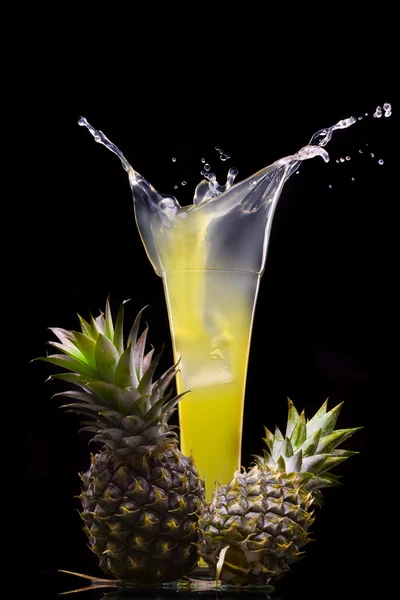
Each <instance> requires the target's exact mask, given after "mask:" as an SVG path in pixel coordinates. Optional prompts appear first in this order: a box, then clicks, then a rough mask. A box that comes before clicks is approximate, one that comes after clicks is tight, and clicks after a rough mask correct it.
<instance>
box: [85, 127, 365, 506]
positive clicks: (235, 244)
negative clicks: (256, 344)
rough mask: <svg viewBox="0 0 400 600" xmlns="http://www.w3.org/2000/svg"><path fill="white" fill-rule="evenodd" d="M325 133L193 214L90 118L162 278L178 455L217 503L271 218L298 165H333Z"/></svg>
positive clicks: (236, 451) (236, 432) (236, 429)
mask: <svg viewBox="0 0 400 600" xmlns="http://www.w3.org/2000/svg"><path fill="white" fill-rule="evenodd" d="M355 122H356V119H355V118H354V117H351V118H350V119H345V120H343V121H339V123H337V124H336V125H334V126H333V127H330V128H327V129H322V130H321V131H319V132H317V133H316V134H315V135H314V136H313V137H312V139H311V141H310V143H309V144H308V145H307V146H305V147H304V148H302V149H301V150H299V152H297V153H296V154H294V155H291V156H287V157H285V158H282V159H280V160H278V161H276V162H275V163H273V164H272V165H269V166H267V167H265V168H264V169H261V170H260V171H258V172H257V173H255V174H254V175H252V176H251V177H249V178H247V179H245V180H244V181H242V182H239V183H237V184H235V185H233V183H234V179H235V176H236V175H237V170H236V169H230V171H229V173H228V178H227V182H226V184H225V185H220V184H218V182H217V180H216V177H215V175H213V174H212V173H210V174H207V175H206V178H205V179H204V180H203V181H201V182H200V183H199V185H198V186H197V188H196V191H195V195H194V202H193V204H192V205H190V206H184V207H182V206H180V204H179V203H178V201H177V200H176V198H175V197H173V196H168V195H162V194H159V193H158V192H157V191H156V190H155V189H154V188H153V187H152V186H151V185H150V184H149V183H148V182H147V181H146V180H145V179H144V177H142V175H140V174H139V173H137V172H136V171H135V170H134V169H133V168H132V166H131V165H130V164H129V163H128V161H127V160H126V158H125V157H124V156H123V154H122V153H121V152H120V150H119V149H118V148H117V147H116V146H115V145H114V144H113V143H112V142H110V141H109V140H108V139H107V138H106V136H105V135H104V134H103V133H102V132H101V131H98V130H96V129H94V128H93V127H92V126H91V125H90V124H89V123H88V122H87V121H86V119H84V118H81V119H80V120H79V124H80V125H82V126H85V127H87V128H88V130H89V131H90V133H91V134H92V135H93V137H94V139H95V141H97V142H99V143H101V144H103V145H104V146H106V147H107V148H108V149H109V150H111V151H112V152H114V153H115V154H116V155H117V156H118V157H119V159H120V160H121V162H122V165H123V167H124V169H125V170H126V171H127V173H128V176H129V182H130V186H131V189H132V193H133V199H134V208H135V216H136V222H137V225H138V228H139V232H140V235H141V238H142V241H143V244H144V247H145V249H146V252H147V255H148V257H149V259H150V261H151V263H152V265H153V267H154V269H155V271H156V273H157V274H158V275H159V276H161V277H162V279H163V283H164V291H165V296H166V300H167V306H168V315H169V321H170V328H171V334H172V342H173V349H174V356H175V359H176V360H178V359H181V362H180V370H181V372H180V374H179V375H178V377H177V389H178V393H181V392H183V391H186V390H191V392H190V393H189V394H187V395H186V396H185V397H184V398H183V399H182V400H181V401H180V403H179V419H180V432H181V451H182V452H183V453H184V454H190V452H193V455H194V459H195V462H196V466H197V469H198V471H199V474H200V475H201V476H202V477H204V478H205V479H206V497H207V499H210V498H211V495H212V491H213V487H214V484H215V482H216V481H218V482H219V483H221V484H226V483H228V482H229V481H230V479H231V478H232V476H233V473H234V471H235V469H237V468H239V467H240V452H241V439H242V423H243V408H244V393H245V384H246V373H247V364H248V356H249V349H250V339H251V329H252V322H253V316H254V309H255V305H256V300H257V292H258V288H259V283H260V277H261V274H262V272H263V270H264V266H265V260H266V255H267V249H268V241H269V234H270V230H271V225H272V217H273V214H274V211H275V208H276V205H277V202H278V200H279V196H280V193H281V191H282V188H283V185H284V183H285V181H287V179H288V178H289V177H290V175H291V174H292V173H293V172H295V171H296V170H297V169H298V168H299V164H300V162H301V161H303V160H306V159H309V158H312V157H314V156H318V155H319V156H322V158H323V159H324V160H325V161H328V160H329V156H328V154H327V152H326V151H325V150H324V149H323V146H325V145H326V144H327V143H328V141H329V140H330V139H331V136H332V132H333V131H334V130H335V129H344V128H346V127H349V126H350V125H352V124H353V123H355Z"/></svg>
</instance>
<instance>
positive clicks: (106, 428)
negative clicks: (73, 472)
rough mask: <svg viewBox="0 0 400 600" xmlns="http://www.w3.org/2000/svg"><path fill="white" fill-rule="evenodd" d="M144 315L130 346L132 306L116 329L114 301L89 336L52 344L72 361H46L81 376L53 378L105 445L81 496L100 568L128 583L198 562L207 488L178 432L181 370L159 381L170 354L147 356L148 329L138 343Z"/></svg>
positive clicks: (59, 332) (60, 357)
mask: <svg viewBox="0 0 400 600" xmlns="http://www.w3.org/2000/svg"><path fill="white" fill-rule="evenodd" d="M141 312H142V311H141ZM141 312H140V313H139V314H138V316H137V318H136V320H135V323H134V325H133V327H132V330H131V332H130V335H129V338H128V341H127V344H126V347H125V344H124V336H123V320H124V306H123V305H122V306H121V307H120V310H119V312H118V316H117V319H116V323H115V328H114V324H113V320H112V317H111V312H110V306H109V303H108V300H107V304H106V310H105V316H104V315H103V314H102V313H101V314H100V316H99V317H97V318H96V319H94V318H93V317H91V319H90V322H89V323H88V322H87V321H85V320H84V319H82V318H81V317H79V318H80V322H81V329H82V332H76V331H66V330H64V329H59V328H52V331H53V332H54V334H55V335H56V336H57V337H58V339H59V340H60V343H57V342H50V343H51V344H52V345H53V346H55V347H56V348H58V349H59V350H61V351H62V352H63V354H55V355H52V356H48V357H47V358H44V359H43V360H46V361H47V362H49V363H53V364H55V365H58V366H61V367H64V368H66V369H68V370H69V371H72V373H61V374H58V375H54V376H53V377H56V378H58V379H62V380H64V381H67V382H69V383H72V384H75V385H76V386H78V389H76V390H73V391H72V390H71V391H65V392H63V393H61V394H56V395H58V396H60V395H61V396H66V397H67V398H68V399H69V400H72V402H71V403H70V404H68V405H66V408H68V410H69V411H72V412H76V413H79V414H82V415H84V416H85V418H86V419H88V420H87V421H85V422H84V425H85V426H84V427H83V430H86V431H90V432H92V433H94V434H95V435H94V437H93V441H95V442H101V443H102V444H103V447H102V449H101V451H100V452H99V453H98V454H95V455H92V459H91V467H90V468H89V470H88V471H87V472H86V473H85V474H84V475H81V479H82V486H83V490H82V493H81V495H80V499H81V501H82V507H83V510H82V513H81V516H82V519H83V521H84V523H85V525H84V531H85V532H86V534H87V536H88V538H89V545H90V548H91V549H92V550H93V552H94V553H95V554H97V556H98V557H99V559H100V567H101V568H102V569H103V570H104V571H105V572H107V573H111V574H113V575H114V576H116V577H117V578H118V579H121V580H125V581H132V582H163V581H170V580H174V579H176V578H178V577H180V576H181V575H182V574H184V573H187V572H188V571H190V570H191V569H192V568H193V567H194V566H195V565H196V564H197V558H198V553H197V548H196V546H195V545H194V543H193V542H196V541H197V533H196V526H197V521H198V511H199V510H200V508H201V506H202V503H203V500H204V485H203V482H202V481H201V480H200V479H199V477H198V475H197V471H196V469H195V466H194V463H193V458H192V457H191V456H190V457H186V456H184V455H183V454H182V453H181V452H180V451H179V449H178V447H177V441H176V434H175V433H174V432H173V431H172V429H173V427H172V426H169V425H168V419H169V418H170V416H171V413H172V412H173V411H174V408H175V406H176V404H177V403H178V401H179V399H180V397H181V396H182V394H181V395H179V396H175V397H174V398H171V393H169V394H167V395H165V391H166V388H167V387H168V385H169V383H170V382H171V380H172V379H173V377H174V376H175V374H176V366H172V367H171V368H170V369H168V370H167V371H166V372H165V373H164V374H163V375H162V376H161V377H160V378H159V379H158V380H157V381H156V382H155V383H153V382H152V377H153V375H154V371H155V369H156V367H157V364H158V362H159V359H160V354H161V353H160V354H159V355H158V356H157V357H156V358H154V359H153V358H152V355H153V350H151V351H150V352H148V353H147V354H146V355H145V354H144V350H145V344H146V336H147V331H148V329H146V330H145V331H144V332H143V333H142V335H141V336H140V337H139V339H137V335H138V330H139V324H140V316H141Z"/></svg>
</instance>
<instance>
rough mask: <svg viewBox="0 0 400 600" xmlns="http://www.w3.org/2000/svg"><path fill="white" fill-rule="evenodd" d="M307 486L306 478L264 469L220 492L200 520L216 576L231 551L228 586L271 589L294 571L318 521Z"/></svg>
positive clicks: (204, 550) (204, 552) (202, 546)
mask: <svg viewBox="0 0 400 600" xmlns="http://www.w3.org/2000/svg"><path fill="white" fill-rule="evenodd" d="M302 483H303V484H304V480H303V477H302V475H301V474H300V473H289V474H286V473H285V472H283V471H281V470H279V468H273V469H271V468H270V467H267V466H262V465H259V466H255V467H253V468H252V469H251V470H250V471H248V472H243V473H239V472H237V473H236V474H235V477H234V478H233V480H232V481H231V482H230V483H229V484H228V485H227V486H221V487H219V488H216V489H215V491H214V495H213V498H212V500H211V503H210V504H209V505H208V506H207V507H206V508H205V510H204V511H203V514H202V516H201V517H200V520H199V543H198V548H199V551H200V554H201V556H202V557H203V559H204V560H205V561H206V562H207V563H208V565H209V567H210V571H211V574H212V575H213V576H215V575H216V567H217V562H218V557H219V554H220V552H221V550H222V549H223V548H224V547H226V546H229V550H228V551H227V553H226V555H225V562H224V565H223V568H222V571H221V573H220V576H219V578H220V579H221V580H222V581H225V582H229V583H231V584H237V585H239V584H240V585H244V584H247V583H269V582H270V581H271V580H272V579H276V578H279V577H281V576H282V575H284V574H285V573H286V572H287V571H289V570H290V569H289V565H290V564H291V563H293V562H295V561H296V560H298V559H299V558H300V555H301V554H302V552H300V548H302V547H303V546H304V545H305V544H306V543H307V542H308V541H310V539H309V537H308V533H307V532H308V530H309V528H310V526H311V524H312V523H313V521H314V519H313V517H312V514H311V511H310V507H311V505H312V503H313V501H314V497H313V494H312V493H311V492H310V491H309V490H307V489H306V488H305V486H304V485H302Z"/></svg>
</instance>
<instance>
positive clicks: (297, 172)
mask: <svg viewBox="0 0 400 600" xmlns="http://www.w3.org/2000/svg"><path fill="white" fill-rule="evenodd" d="M336 162H338V161H336ZM299 173H300V171H296V175H298V174H299Z"/></svg>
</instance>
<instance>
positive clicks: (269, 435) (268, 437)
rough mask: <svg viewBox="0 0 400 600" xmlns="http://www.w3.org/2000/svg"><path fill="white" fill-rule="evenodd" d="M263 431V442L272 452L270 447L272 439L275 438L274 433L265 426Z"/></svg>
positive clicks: (272, 444)
mask: <svg viewBox="0 0 400 600" xmlns="http://www.w3.org/2000/svg"><path fill="white" fill-rule="evenodd" d="M264 431H265V438H263V442H265V443H266V445H267V447H268V448H269V451H270V452H272V449H273V447H274V439H275V438H274V434H273V433H272V431H270V430H269V429H267V428H266V427H264Z"/></svg>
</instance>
